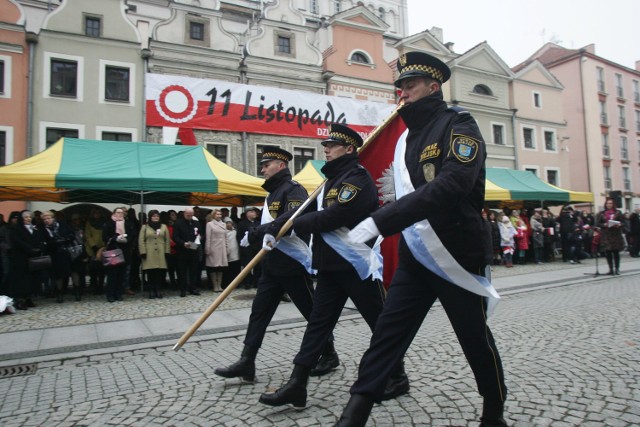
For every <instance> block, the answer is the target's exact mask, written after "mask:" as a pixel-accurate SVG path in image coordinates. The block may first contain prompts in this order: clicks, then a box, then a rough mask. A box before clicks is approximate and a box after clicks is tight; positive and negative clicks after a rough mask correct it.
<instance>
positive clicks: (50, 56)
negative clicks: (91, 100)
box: [42, 52, 84, 102]
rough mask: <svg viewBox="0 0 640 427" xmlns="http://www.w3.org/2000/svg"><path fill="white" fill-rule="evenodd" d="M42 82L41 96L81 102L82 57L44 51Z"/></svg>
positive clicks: (82, 92) (82, 94) (82, 82)
mask: <svg viewBox="0 0 640 427" xmlns="http://www.w3.org/2000/svg"><path fill="white" fill-rule="evenodd" d="M42 83H43V84H42V96H43V98H56V99H60V100H62V99H64V100H67V101H70V102H82V101H83V98H84V89H83V86H84V58H83V57H82V56H73V55H66V54H61V53H53V52H45V53H44V61H43V79H42Z"/></svg>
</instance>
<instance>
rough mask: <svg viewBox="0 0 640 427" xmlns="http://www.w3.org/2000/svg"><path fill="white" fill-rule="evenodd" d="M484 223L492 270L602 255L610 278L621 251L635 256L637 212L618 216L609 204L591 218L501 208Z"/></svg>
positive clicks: (639, 238) (639, 228)
mask: <svg viewBox="0 0 640 427" xmlns="http://www.w3.org/2000/svg"><path fill="white" fill-rule="evenodd" d="M483 218H484V219H485V221H487V223H488V225H489V227H488V228H490V229H491V237H492V239H491V242H492V245H493V264H494V265H504V266H506V267H508V268H509V267H513V265H514V264H527V263H535V264H543V263H546V262H553V261H562V262H567V263H571V264H579V263H580V262H581V261H582V260H584V259H586V258H594V257H596V256H602V257H605V258H606V259H607V262H608V264H609V268H610V272H609V274H619V253H620V252H622V251H624V250H626V251H628V252H629V255H630V256H631V257H634V258H637V257H638V256H639V253H638V250H639V246H640V209H637V210H636V211H635V212H632V213H631V212H627V213H626V214H623V213H622V212H621V211H620V210H618V209H617V208H616V207H615V204H614V202H613V200H612V199H607V201H606V208H605V209H604V210H603V211H601V212H599V213H597V214H595V215H594V214H591V213H586V212H582V211H576V210H574V209H573V208H572V207H571V206H565V207H564V208H562V210H561V212H560V214H559V215H557V216H554V214H553V213H552V212H551V211H549V210H548V209H526V208H525V209H521V210H518V209H510V208H503V209H502V210H501V211H496V210H491V209H485V211H484V212H483ZM616 260H617V261H616ZM616 262H617V264H616Z"/></svg>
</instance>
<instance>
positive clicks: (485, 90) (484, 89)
mask: <svg viewBox="0 0 640 427" xmlns="http://www.w3.org/2000/svg"><path fill="white" fill-rule="evenodd" d="M472 92H473V93H475V94H478V95H486V96H493V92H492V91H491V88H489V86H487V85H483V84H478V85H475V86H474V87H473V91H472Z"/></svg>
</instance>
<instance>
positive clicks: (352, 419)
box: [335, 394, 373, 427]
mask: <svg viewBox="0 0 640 427" xmlns="http://www.w3.org/2000/svg"><path fill="white" fill-rule="evenodd" d="M371 408H373V400H371V399H369V398H368V397H366V396H363V395H362V394H352V395H351V398H350V399H349V403H347V406H346V407H345V408H344V411H342V415H341V416H340V419H339V420H338V422H337V423H336V425H335V427H364V426H365V425H366V424H367V420H368V419H369V414H370V413H371Z"/></svg>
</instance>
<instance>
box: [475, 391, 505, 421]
mask: <svg viewBox="0 0 640 427" xmlns="http://www.w3.org/2000/svg"><path fill="white" fill-rule="evenodd" d="M503 412H504V402H502V401H499V400H492V399H487V398H485V399H484V402H483V406H482V417H480V427H508V426H507V422H506V421H505V420H504V418H503V415H502V414H503Z"/></svg>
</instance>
